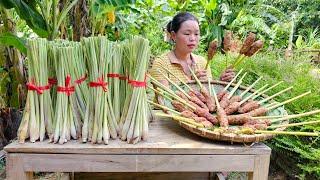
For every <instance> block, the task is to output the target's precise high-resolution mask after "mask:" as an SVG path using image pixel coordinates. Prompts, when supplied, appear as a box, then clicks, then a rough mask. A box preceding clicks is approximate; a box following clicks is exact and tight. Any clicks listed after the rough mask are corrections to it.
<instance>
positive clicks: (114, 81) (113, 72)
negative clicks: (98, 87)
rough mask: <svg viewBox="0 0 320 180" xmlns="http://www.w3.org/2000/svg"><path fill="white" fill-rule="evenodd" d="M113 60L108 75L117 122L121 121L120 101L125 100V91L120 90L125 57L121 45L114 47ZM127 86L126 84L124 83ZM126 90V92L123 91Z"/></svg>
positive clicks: (110, 94)
mask: <svg viewBox="0 0 320 180" xmlns="http://www.w3.org/2000/svg"><path fill="white" fill-rule="evenodd" d="M113 53H114V55H113V57H112V60H111V61H110V62H109V64H110V65H109V67H110V68H109V73H108V83H109V96H110V99H111V104H112V108H113V111H114V116H115V118H116V121H117V122H119V121H120V117H121V111H122V107H123V106H121V104H120V99H121V98H123V96H124V95H123V94H122V93H123V92H125V87H124V89H121V90H122V91H121V90H120V83H121V80H120V77H121V76H122V75H121V74H120V73H121V66H122V55H123V46H122V44H120V43H117V44H115V45H114V50H113ZM123 83H125V84H126V82H123ZM123 90H124V91H123Z"/></svg>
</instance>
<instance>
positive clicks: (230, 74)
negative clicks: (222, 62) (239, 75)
mask: <svg viewBox="0 0 320 180" xmlns="http://www.w3.org/2000/svg"><path fill="white" fill-rule="evenodd" d="M235 75H236V73H235V71H234V69H233V68H231V67H229V68H227V69H226V70H225V71H224V72H223V73H222V74H221V76H220V80H221V81H228V82H230V81H231V80H232V79H233V78H234V76H235Z"/></svg>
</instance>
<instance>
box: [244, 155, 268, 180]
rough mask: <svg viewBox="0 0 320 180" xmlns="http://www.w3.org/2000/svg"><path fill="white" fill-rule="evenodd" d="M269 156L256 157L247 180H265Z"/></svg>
mask: <svg viewBox="0 0 320 180" xmlns="http://www.w3.org/2000/svg"><path fill="white" fill-rule="evenodd" d="M269 162H270V155H256V156H255V159H254V169H253V172H249V180H267V179H268V173H269Z"/></svg>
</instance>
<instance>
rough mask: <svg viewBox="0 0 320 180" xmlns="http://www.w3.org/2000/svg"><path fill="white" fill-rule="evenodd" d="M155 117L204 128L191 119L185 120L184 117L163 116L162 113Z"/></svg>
mask: <svg viewBox="0 0 320 180" xmlns="http://www.w3.org/2000/svg"><path fill="white" fill-rule="evenodd" d="M155 115H156V116H158V117H168V118H172V119H173V120H176V121H179V122H185V123H187V124H191V125H194V126H196V127H204V125H203V124H200V123H197V122H195V121H194V120H193V119H190V118H185V117H181V116H176V115H170V114H163V113H156V114H155Z"/></svg>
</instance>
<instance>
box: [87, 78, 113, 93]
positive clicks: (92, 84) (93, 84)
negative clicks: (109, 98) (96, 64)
mask: <svg viewBox="0 0 320 180" xmlns="http://www.w3.org/2000/svg"><path fill="white" fill-rule="evenodd" d="M89 86H90V87H102V89H103V91H104V92H107V91H108V83H107V82H104V77H103V76H102V77H100V78H98V81H97V82H89Z"/></svg>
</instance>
